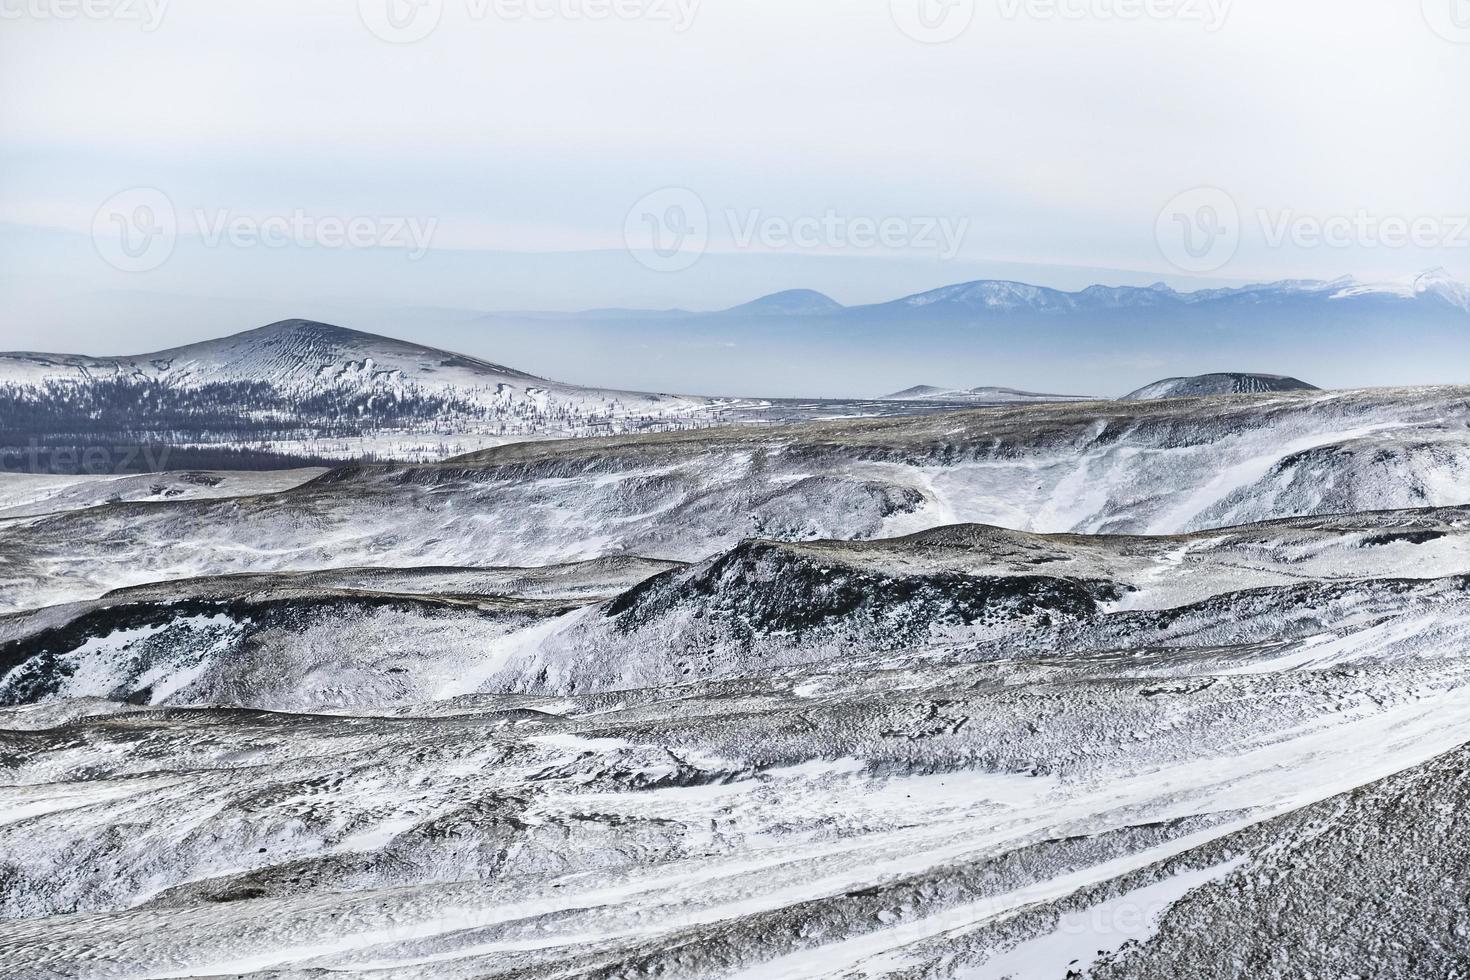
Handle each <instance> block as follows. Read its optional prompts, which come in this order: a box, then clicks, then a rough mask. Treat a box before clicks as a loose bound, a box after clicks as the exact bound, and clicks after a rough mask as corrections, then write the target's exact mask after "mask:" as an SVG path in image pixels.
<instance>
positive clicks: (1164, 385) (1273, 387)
mask: <svg viewBox="0 0 1470 980" xmlns="http://www.w3.org/2000/svg"><path fill="white" fill-rule="evenodd" d="M1321 390H1322V389H1321V388H1318V387H1317V386H1316V385H1309V384H1307V383H1306V382H1305V381H1299V380H1298V379H1296V378H1288V377H1286V376H1285V375H1280V374H1234V373H1226V374H1201V375H1198V376H1196V377H1193V378H1165V379H1164V380H1163V381H1155V382H1154V383H1153V384H1151V385H1147V386H1145V387H1143V388H1139V389H1138V390H1137V391H1135V392H1133V393H1132V394H1129V395H1124V396H1123V401H1125V402H1148V401H1157V400H1158V399H1161V398H1208V397H1210V396H1213V395H1259V394H1266V393H1269V392H1273V391H1321Z"/></svg>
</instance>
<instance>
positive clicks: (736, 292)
mask: <svg viewBox="0 0 1470 980" xmlns="http://www.w3.org/2000/svg"><path fill="white" fill-rule="evenodd" d="M389 3H392V4H394V6H395V8H396V9H393V8H389V7H388V6H387V4H389ZM417 4H422V5H423V6H422V7H420V6H418V5H417ZM1455 4H1459V5H1460V8H1463V7H1464V6H1465V2H1464V0H1424V3H1423V5H1422V7H1421V3H1420V0H1392V2H1389V0H1290V2H1282V0H1234V2H1230V0H982V2H977V3H974V4H971V3H970V2H969V0H894V2H893V3H890V2H889V0H830V2H820V3H819V2H804V0H740V2H734V0H704V2H697V0H361V2H359V0H173V2H165V0H0V16H3V20H0V86H3V91H4V95H5V98H4V99H3V100H0V258H3V259H4V261H5V265H4V267H3V268H0V276H3V278H0V289H4V290H5V291H7V292H8V293H10V295H9V296H4V297H0V312H3V314H4V316H5V321H4V322H3V324H0V326H3V329H4V331H5V333H6V335H7V336H6V337H5V341H6V342H5V343H4V344H0V346H3V347H48V346H51V347H54V346H57V345H58V342H57V338H58V332H59V335H60V336H61V337H64V338H65V340H66V341H67V342H68V343H70V344H72V345H73V346H78V345H80V346H90V348H91V349H96V350H103V349H108V348H116V349H128V348H130V347H131V348H137V347H138V346H140V345H141V346H147V344H146V342H145V341H144V340H143V339H141V338H139V339H138V340H137V341H136V342H133V343H125V342H123V340H122V339H120V338H118V336H117V322H118V321H117V319H116V318H113V319H111V320H110V321H109V320H108V318H107V316H106V313H105V312H103V311H105V310H106V304H105V303H98V302H96V299H95V298H96V297H97V296H99V295H108V294H110V293H111V292H113V291H118V290H124V291H127V292H129V293H140V294H144V295H145V296H146V295H158V296H167V297H171V298H172V299H171V300H170V301H169V302H175V303H176V302H177V301H178V297H188V298H191V299H192V300H199V301H209V302H213V303H225V302H228V301H231V300H235V299H240V300H245V299H248V300H250V301H252V302H255V303H258V304H262V303H263V304H265V305H266V306H269V307H271V308H272V309H274V308H277V307H278V308H280V309H282V310H283V311H285V310H288V309H289V310H292V311H299V310H301V309H302V308H303V307H306V308H311V307H312V306H313V304H316V305H325V304H328V303H330V302H336V301H343V302H359V303H362V304H364V305H368V306H371V305H373V304H384V305H402V306H424V307H435V306H453V307H467V308H477V309H503V308H527V307H535V308H552V309H554V308H579V307H585V306H603V305H632V306H675V305H682V306H690V307H715V306H721V305H727V304H728V303H731V302H735V301H738V300H740V299H744V298H749V297H750V296H754V295H756V294H759V293H763V292H768V291H771V290H774V289H778V288H786V287H789V286H794V285H813V286H817V287H818V288H825V289H827V291H829V292H831V293H833V295H835V296H836V297H837V298H838V299H839V300H843V301H845V302H860V301H866V300H874V299H880V298H886V297H887V296H888V295H893V294H896V293H898V292H902V291H907V290H909V289H915V290H916V289H920V288H925V287H927V286H937V285H940V284H943V283H945V282H950V281H957V280H963V279H965V278H970V277H972V275H971V273H975V272H977V271H978V272H980V273H983V272H984V271H985V270H987V269H988V268H991V266H992V265H993V264H994V263H1012V264H1015V267H1020V268H1023V269H1024V270H1026V271H1031V268H1030V267H1045V266H1066V267H1082V268H1084V269H1086V270H1116V271H1113V272H1100V273H1098V277H1099V278H1107V279H1111V280H1114V281H1124V280H1128V281H1138V282H1146V281H1149V280H1150V279H1156V278H1169V279H1170V281H1175V282H1180V281H1182V277H1184V276H1186V275H1189V274H1200V275H1203V276H1206V277H1209V278H1211V279H1216V280H1246V279H1275V278H1288V277H1324V278H1333V277H1336V276H1338V275H1341V274H1347V273H1351V274H1356V275H1359V276H1360V277H1363V278H1368V279H1382V278H1395V277H1400V276H1406V275H1410V274H1413V273H1415V272H1419V271H1422V270H1424V269H1426V268H1431V267H1434V266H1445V267H1446V268H1448V269H1449V270H1450V271H1451V272H1452V273H1453V274H1455V275H1457V276H1459V277H1460V278H1462V279H1470V230H1466V228H1464V227H1461V226H1460V222H1459V221H1457V219H1459V218H1461V216H1465V215H1467V214H1470V194H1467V189H1470V180H1467V175H1466V160H1467V159H1470V127H1467V126H1466V125H1465V124H1464V97H1465V93H1466V92H1467V91H1470V17H1467V16H1465V15H1466V14H1467V13H1470V11H1465V10H1463V9H1458V8H1456V7H1455ZM915 8H923V9H915ZM1457 13H1458V14H1459V16H1460V17H1461V18H1462V19H1461V20H1456V19H1454V15H1456V14H1457ZM599 14H601V15H606V16H598V15H599ZM1460 24H1464V25H1465V26H1463V27H1461V26H1459V25H1460ZM962 28H963V30H961V29H962ZM905 29H906V30H907V32H906V30H905ZM375 31H376V33H375ZM380 35H381V36H380ZM419 35H423V36H422V37H421V38H419V39H417V40H412V38H415V37H419ZM952 35H953V36H952ZM916 36H917V37H916ZM951 36H952V37H951ZM385 37H386V38H388V39H386V40H385ZM947 37H948V38H951V39H949V40H947V41H946V42H945V43H924V42H926V41H937V40H942V39H944V38H947ZM395 42H406V43H395ZM137 188H146V189H150V190H149V193H153V192H161V193H162V195H163V198H162V200H163V201H165V202H166V204H167V206H168V207H170V208H171V209H172V211H173V222H174V225H173V226H172V227H171V228H170V230H171V231H176V232H177V239H176V240H173V239H172V238H171V239H170V242H169V246H170V250H169V251H168V254H167V256H166V257H165V258H163V259H162V260H160V261H157V262H155V261H154V259H156V258H158V256H157V255H156V254H153V255H143V256H141V258H140V259H139V263H137V264H139V265H140V267H139V268H137V269H129V268H126V266H127V265H128V262H129V261H130V260H129V259H127V256H128V255H129V254H130V253H126V252H125V253H122V255H123V262H122V263H121V264H122V265H123V266H124V268H118V265H119V262H118V261H116V260H117V258H118V255H119V253H118V252H117V251H116V244H117V243H116V242H115V241H111V240H110V239H109V236H120V235H123V234H131V233H132V231H131V230H130V229H129V228H128V222H129V221H132V220H133V219H135V218H137V217H138V216H139V215H140V214H141V215H142V216H143V217H144V218H146V217H149V216H153V217H157V216H156V215H155V214H154V212H153V211H152V210H149V211H145V212H139V210H138V208H139V207H140V205H139V201H140V200H143V201H144V203H145V204H146V203H148V202H150V201H153V200H157V198H152V197H150V198H146V199H140V198H138V197H137V193H138V192H137V191H136V190H134V189H137ZM1196 188H1208V189H1209V190H1207V191H1204V192H1200V193H1195V194H1193V195H1186V196H1185V197H1183V198H1180V197H1179V195H1181V194H1182V193H1184V192H1187V191H1191V190H1193V189H1196ZM669 189H675V190H669ZM120 192H129V193H130V194H131V195H132V196H129V193H124V194H122V196H121V197H119V196H118V195H119V194H120ZM1222 192H1223V195H1224V196H1223V197H1222V196H1221V193H1222ZM1202 194H1203V196H1201V195H1202ZM640 202H642V203H641V204H640ZM691 202H692V203H691ZM1171 202H1173V203H1171ZM109 208H111V209H113V212H116V213H112V212H109V210H108V209H109ZM99 209H101V210H100V213H99ZM119 209H121V210H119ZM1171 209H1172V210H1171ZM1222 209H1223V211H1224V213H1223V214H1222V213H1221V211H1222ZM1232 209H1233V210H1232ZM691 210H696V211H699V212H700V213H699V214H691V213H690V211H691ZM1181 213H1182V215H1183V217H1182V218H1181V217H1179V214H1181ZM118 215H121V220H122V221H123V224H122V225H117V224H116V221H117V220H119V218H118ZM1161 215H1162V217H1161ZM1217 219H1218V220H1217ZM354 220H356V221H357V222H358V224H357V226H356V232H357V234H356V236H355V237H354V236H353V235H352V234H351V233H350V229H351V228H352V223H353V222H354ZM649 221H652V222H653V225H652V226H650V225H649V224H648V222H649ZM1181 222H1185V223H1181ZM1186 223H1187V224H1188V227H1189V228H1191V229H1192V233H1193V234H1195V235H1196V236H1204V235H1208V234H1209V232H1210V231H1211V230H1212V229H1215V230H1218V229H1220V228H1221V227H1223V228H1225V232H1226V234H1225V237H1224V239H1223V242H1224V244H1223V245H1219V246H1218V247H1216V248H1215V249H1214V250H1211V249H1209V248H1207V247H1205V246H1207V245H1209V244H1210V243H1211V242H1216V241H1217V240H1218V236H1214V237H1209V238H1198V237H1197V238H1195V239H1192V241H1193V242H1194V243H1195V246H1196V247H1195V250H1194V251H1193V252H1190V251H1188V250H1187V249H1185V250H1183V251H1181V247H1182V246H1181V241H1180V240H1171V238H1170V236H1171V235H1174V236H1180V235H1183V234H1185V229H1186ZM1222 223H1223V224H1222ZM1396 223H1399V224H1402V225H1404V226H1406V227H1412V231H1413V234H1412V235H1410V236H1409V237H1411V238H1413V239H1414V241H1411V242H1408V243H1403V242H1399V241H1398V240H1397V239H1396V238H1395V232H1396V231H1397V230H1399V229H1396V227H1395V225H1396ZM150 227H151V226H150ZM1232 227H1233V228H1234V230H1235V231H1236V232H1238V238H1239V243H1238V246H1237V245H1236V243H1235V241H1234V237H1236V236H1232V235H1231V234H1229V232H1230V229H1231V228H1232ZM1314 227H1316V228H1317V231H1318V233H1319V234H1317V235H1316V236H1314V234H1313V228H1314ZM1323 227H1325V228H1326V230H1327V235H1326V237H1327V238H1329V239H1332V240H1331V241H1330V243H1329V242H1326V241H1319V240H1318V239H1319V238H1321V237H1323V236H1322V235H1321V234H1320V233H1321V232H1322V230H1323ZM1385 228H1386V229H1387V231H1386V232H1385ZM1334 229H1335V231H1336V233H1337V234H1336V235H1335V236H1334V234H1333V232H1334ZM155 230H156V229H155ZM655 231H657V233H658V234H659V235H662V236H665V237H664V238H663V239H661V242H660V241H650V240H648V239H647V237H646V236H648V235H652V234H654V233H655ZM679 231H686V232H688V234H686V235H684V236H683V237H678V238H671V237H668V236H671V235H674V234H675V233H676V232H679ZM630 235H631V236H632V239H633V241H634V244H635V246H639V247H640V248H641V247H642V246H646V245H650V244H655V245H656V244H660V243H661V244H662V245H663V246H665V248H666V251H667V253H668V254H664V255H659V254H657V253H654V254H648V253H647V252H646V251H640V254H639V256H637V257H636V258H637V259H638V260H641V261H635V258H634V257H630V256H628V255H627V254H626V253H625V252H622V251H621V250H623V249H624V248H625V243H626V242H627V241H628V240H629V236H630ZM94 236H101V238H102V241H101V242H100V243H94V241H93V238H94ZM262 237H264V238H266V239H268V240H269V243H270V244H269V245H266V244H261V243H260V240H259V239H260V238H262ZM1399 237H1403V236H1399ZM1273 238H1279V239H1280V240H1279V242H1276V243H1273V241H1272V239H1273ZM344 239H350V240H347V241H344ZM1201 242H1203V243H1204V244H1203V245H1201V244H1200V243H1201ZM1184 244H1188V243H1184ZM588 250H609V252H608V258H607V259H606V261H588V260H587V259H586V257H585V256H583V257H575V256H559V255H557V254H551V255H546V256H542V257H541V258H539V259H532V260H524V259H521V258H518V257H515V256H506V255H504V254H502V253H506V252H517V253H518V252H536V253H566V252H582V251H588ZM702 251H703V253H704V254H703V255H702V257H701V252H702ZM385 252H386V254H384V253H385ZM421 253H422V254H421ZM771 256H774V257H775V259H771ZM446 257H448V258H446ZM756 257H758V258H759V259H760V261H754V258H756ZM694 259H697V260H698V261H697V262H692V264H689V265H688V267H687V268H685V265H686V260H691V261H692V260H694ZM814 259H823V260H824V262H815V261H813V260H814ZM837 259H850V260H851V261H845V262H838V261H835V260H837ZM778 260H779V261H778ZM825 260H832V261H825ZM859 260H862V261H859ZM1222 260H1223V261H1222ZM109 263H110V264H109ZM987 263H990V264H991V265H987ZM997 268H998V267H997ZM1007 268H1010V267H1007ZM527 270H531V271H527ZM804 270H811V272H810V274H811V281H804V280H803V276H805V275H806V274H807V273H806V271H804ZM1088 275H1090V273H1086V274H1081V273H1077V272H1075V271H1072V272H1068V271H1067V270H1065V269H1062V270H1056V271H1054V272H1048V270H1047V269H1045V268H1037V269H1035V270H1034V272H1033V273H1032V274H1031V275H1030V276H1029V277H1030V278H1033V279H1038V280H1042V281H1047V280H1050V281H1052V282H1055V283H1056V284H1059V285H1080V284H1081V282H1080V281H1079V279H1086V278H1087V277H1088ZM81 297H91V298H89V299H87V300H86V301H85V302H83V301H82V299H81ZM126 308H127V310H128V311H129V312H128V314H127V316H128V317H129V318H131V319H128V320H127V323H128V332H129V333H130V334H132V333H133V332H134V331H142V332H143V334H145V335H146V334H147V332H148V330H149V329H150V326H149V324H150V323H151V322H152V321H151V320H150V319H149V315H148V312H147V311H148V304H147V302H146V301H144V302H130V303H128V304H127V305H126ZM203 308H204V307H197V306H196V307H190V309H191V310H198V309H203ZM210 308H211V309H214V308H216V307H210ZM167 309H168V303H167V302H164V301H163V300H160V303H159V313H158V316H159V318H161V319H160V320H159V322H167V323H169V324H170V326H169V327H168V328H167V329H168V331H173V332H178V331H186V330H187V329H193V330H194V332H195V333H196V334H197V335H200V336H203V335H208V334H211V333H218V332H221V330H219V329H211V326H212V324H198V325H197V327H195V328H186V327H184V326H182V325H180V324H178V323H175V322H173V321H169V320H168V317H167V312H166V311H167ZM251 309H252V310H253V309H254V307H252V308H251ZM134 310H141V311H142V312H141V313H134V312H132V311H134ZM191 315H193V314H191ZM104 321H106V322H104ZM240 325H241V324H235V323H230V324H227V326H230V327H235V326H240ZM160 329H162V328H160ZM89 330H95V332H96V340H95V342H93V343H91V344H90V345H88V344H87V343H86V339H87V336H88V331H89ZM129 339H131V338H129ZM160 339H181V338H178V337H175V336H173V335H172V334H170V335H169V336H168V337H166V338H163V337H160Z"/></svg>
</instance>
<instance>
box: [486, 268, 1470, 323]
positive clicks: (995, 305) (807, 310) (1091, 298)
mask: <svg viewBox="0 0 1470 980" xmlns="http://www.w3.org/2000/svg"><path fill="white" fill-rule="evenodd" d="M1366 300H1393V301H1403V302H1424V303H1426V304H1430V305H1435V306H1443V307H1447V308H1449V309H1451V310H1455V311H1458V312H1460V313H1464V314H1467V315H1470V285H1466V284H1464V283H1461V282H1459V281H1458V280H1456V279H1454V278H1453V277H1452V276H1450V274H1449V273H1448V272H1446V271H1444V270H1443V269H1436V270H1433V271H1431V272H1426V273H1424V274H1423V275H1421V276H1418V277H1417V278H1415V279H1413V280H1410V281H1406V282H1396V283H1362V282H1359V281H1358V280H1357V279H1355V278H1353V277H1351V276H1345V277H1343V278H1341V279H1335V280H1332V281H1322V280H1305V279H1290V280H1282V281H1279V282H1272V283H1262V284H1258V285H1249V286H1238V287H1226V288H1219V289H1202V290H1197V291H1194V292H1180V291H1178V290H1176V289H1174V288H1172V287H1170V286H1168V285H1165V284H1164V283H1157V284H1155V285H1153V286H1146V287H1138V286H1101V285H1098V286H1089V287H1088V288H1086V289H1083V290H1079V291H1076V292H1066V291H1063V290H1060V289H1049V288H1047V287H1045V286H1032V285H1028V284H1026V283H1021V282H1010V281H1005V280H990V279H983V280H978V281H975V282H966V283H959V284H956V285H952V286H941V287H939V288H938V289H931V290H928V291H926V292H922V293H916V294H914V295H912V296H905V297H902V298H899V299H895V300H890V301H888V302H884V303H873V304H867V305H863V306H843V305H842V304H841V303H839V302H837V301H836V300H834V299H832V298H831V297H830V296H826V295H824V294H822V293H819V292H816V291H815V290H810V289H793V290H787V291H785V292H780V293H773V294H771V295H769V296H763V297H761V298H760V299H756V300H753V301H751V302H749V303H743V304H741V305H739V306H736V307H733V308H730V309H726V310H716V311H712V312H703V313H700V312H693V311H689V310H678V309H675V310H627V309H602V310H586V311H582V312H576V313H551V312H538V313H526V312H515V313H495V314H490V316H491V317H492V318H493V317H507V318H517V317H526V316H536V317H547V318H564V317H570V318H588V319H596V318H619V319H622V318H638V317H651V318H673V319H681V318H682V319H702V318H725V317H738V316H744V315H756V316H800V317H810V316H823V317H826V316H830V317H837V318H843V319H847V318H854V317H861V318H866V317H872V316H890V315H893V314H899V313H903V314H907V313H912V312H915V311H923V312H924V313H926V314H928V315H955V314H959V315H965V314H972V313H988V314H1007V313H1010V314H1014V313H1053V314H1068V313H1081V312H1088V311H1098V310H1160V309H1166V310H1167V309H1174V310H1180V309H1184V308H1190V307H1194V308H1210V307H1229V306H1253V307H1259V306H1271V305H1282V304H1288V303H1292V304H1294V303H1300V302H1313V303H1339V304H1343V305H1351V304H1353V303H1355V302H1362V301H1366Z"/></svg>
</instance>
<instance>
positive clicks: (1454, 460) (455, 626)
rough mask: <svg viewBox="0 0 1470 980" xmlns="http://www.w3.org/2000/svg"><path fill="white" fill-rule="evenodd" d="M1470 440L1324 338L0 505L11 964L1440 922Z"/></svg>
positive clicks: (1255, 959)
mask: <svg viewBox="0 0 1470 980" xmlns="http://www.w3.org/2000/svg"><path fill="white" fill-rule="evenodd" d="M239 486H240V488H241V489H242V490H246V491H247V492H248V491H249V490H250V489H251V488H252V484H251V483H250V482H249V481H242V482H241V483H240V484H239ZM1467 487H1470V389H1465V388H1435V389H1402V390H1391V391H1347V392H1318V391H1303V392H1272V393H1256V394H1249V395H1242V396H1240V397H1236V398H1228V399H1202V400H1200V399H1197V400H1168V401H1157V402H1139V403H1088V404H1052V405H1023V406H1013V407H1009V408H1000V409H981V410H971V411H965V412H955V413H947V414H935V415H928V416H923V417H910V418H886V419H874V420H864V421H844V422H824V423H820V424H804V425H794V426H787V427H761V428H743V429H730V430H723V431H706V432H669V433H656V434H647V433H645V434H638V435H629V436H624V437H619V438H609V439H598V440H578V441H575V442H565V443H526V444H521V445H518V446H510V447H502V448H498V449H493V450H488V451H485V452H481V453H476V454H473V455H470V456H467V457H464V458H460V459H456V460H452V461H448V462H445V463H442V464H435V465H416V466H404V465H393V466H386V465H363V466H355V467H348V468H343V469H340V470H334V471H332V472H329V473H327V474H325V475H323V476H321V477H319V478H317V479H315V480H313V481H311V482H309V483H307V484H304V485H302V486H298V487H293V488H286V489H280V488H277V492H270V493H266V492H261V493H251V494H250V495H246V496H238V497H229V498H224V499H180V498H174V499H163V500H150V501H146V502H144V501H136V502H122V503H115V504H104V505H102V506H100V507H96V506H91V507H89V506H88V505H89V504H92V503H95V500H93V499H91V498H90V497H86V496H85V495H84V498H85V499H78V500H75V501H71V502H73V503H76V504H77V509H74V510H67V511H64V512H60V513H50V514H45V515H33V516H21V517H15V518H11V519H9V520H4V521H0V605H3V607H4V608H5V609H7V610H14V611H15V612H14V613H13V614H12V615H9V616H3V617H0V703H3V705H4V706H3V707H0V783H3V784H4V786H5V792H4V793H0V975H3V976H6V977H11V976H15V977H25V978H31V977H36V978H41V977H56V978H61V977H68V978H70V977H97V978H106V980H156V978H163V977H216V976H230V977H241V978H249V980H306V978H310V977H321V976H332V977H341V978H353V980H387V978H390V977H391V978H392V980H445V978H461V980H470V978H492V977H493V978H510V977H515V978H518V980H552V978H556V980H569V978H594V977H596V978H603V977H608V978H610V977H620V976H654V977H668V978H698V980H778V978H813V980H816V978H821V980H837V978H841V980H854V978H859V977H862V978H869V980H876V978H888V980H917V978H924V980H931V978H933V980H975V978H994V980H1001V978H1004V977H1011V978H1013V980H1014V978H1018V977H1025V978H1028V980H1029V978H1032V977H1035V978H1039V980H1064V978H1066V977H1068V976H1078V975H1087V976H1091V977H1094V978H1109V980H1124V978H1134V977H1139V978H1169V980H1174V978H1191V980H1208V978H1214V977H1218V976H1221V975H1222V972H1223V973H1225V974H1227V975H1230V976H1237V975H1238V976H1250V977H1253V978H1254V977H1264V978H1272V980H1297V978H1299V977H1303V976H1321V977H1340V976H1372V977H1375V978H1378V977H1382V978H1386V980H1421V978H1424V977H1452V976H1460V975H1462V974H1465V973H1466V972H1467V970H1470V960H1467V955H1466V952H1465V950H1466V946H1465V942H1464V936H1463V932H1464V929H1463V923H1464V908H1465V898H1464V896H1465V895H1466V894H1470V870H1467V869H1470V851H1467V848H1470V844H1467V843H1466V842H1467V841H1470V826H1467V825H1466V818H1465V816H1464V814H1466V813H1467V812H1470V751H1467V746H1470V661H1467V659H1466V657H1465V653H1466V651H1467V650H1470V510H1467V507H1470V499H1467V489H1466V488H1467ZM67 504H68V501H65V500H62V501H59V502H58V506H63V507H64V506H66V505H67ZM1430 505H1443V506H1430ZM1386 508H1392V509H1386ZM1349 512H1356V513H1349ZM1289 515H1312V516H1296V517H1291V516H1289ZM1247 521H1260V522H1259V523H1246V522H1247ZM1039 532H1067V533H1039ZM1163 532H1167V533H1163ZM637 554H645V555H653V556H655V557H654V558H653V559H648V558H634V557H629V556H631V555H637ZM598 556H601V557H598ZM573 557H589V558H594V559H595V560H593V561H591V562H588V563H577V564H555V565H551V564H549V563H551V562H561V561H565V560H566V559H568V558H573ZM664 558H687V559H689V560H690V562H691V563H690V564H688V565H684V564H677V563H674V562H672V561H668V560H659V559H664ZM534 566H542V567H534ZM222 573H237V574H222ZM141 583H149V584H141ZM120 585H122V586H126V585H137V586H138V587H137V588H131V589H127V590H124V591H121V592H115V593H112V594H109V595H101V594H100V593H102V592H103V591H104V590H106V589H107V588H110V587H113V586H120ZM64 600H75V601H70V602H67V603H66V604H64V605H55V606H48V607H47V608H37V607H38V606H41V605H42V604H44V603H50V602H58V601H64ZM1324 896H1325V897H1324Z"/></svg>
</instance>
